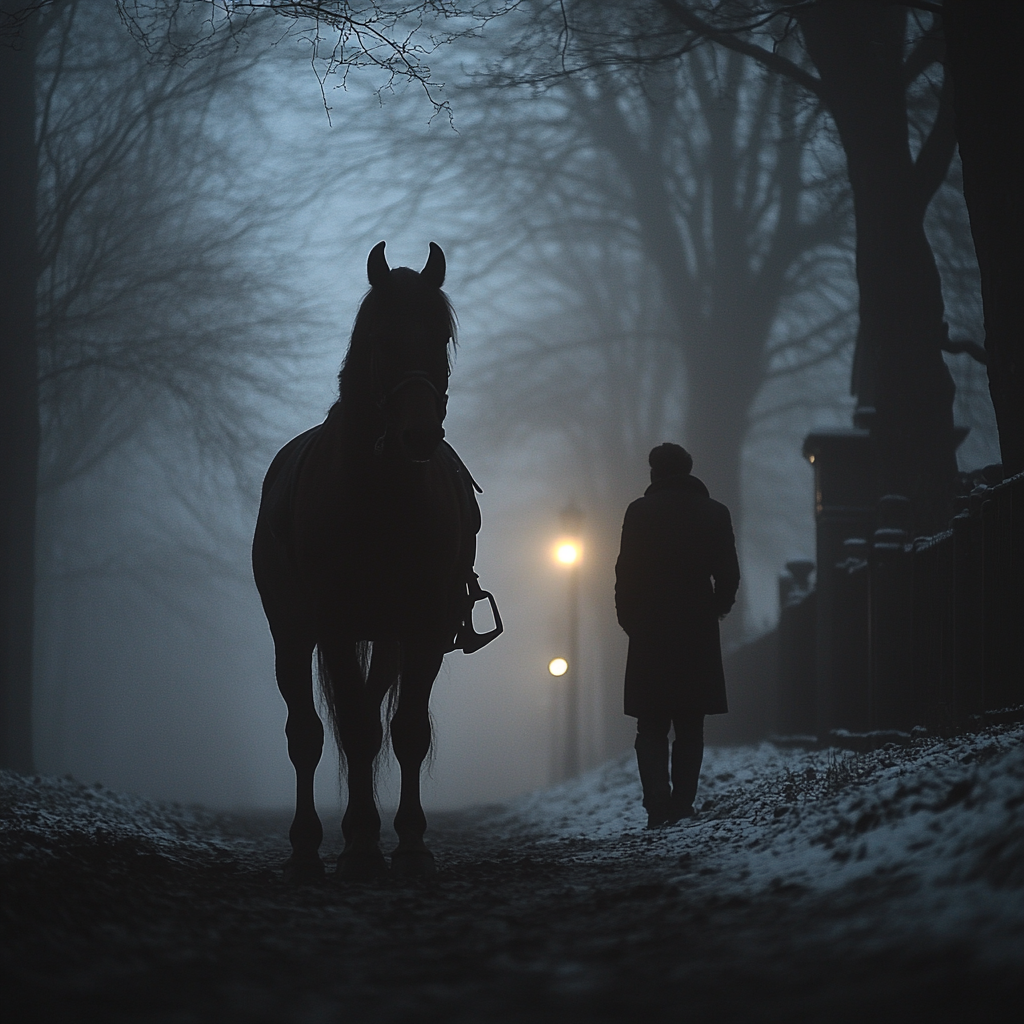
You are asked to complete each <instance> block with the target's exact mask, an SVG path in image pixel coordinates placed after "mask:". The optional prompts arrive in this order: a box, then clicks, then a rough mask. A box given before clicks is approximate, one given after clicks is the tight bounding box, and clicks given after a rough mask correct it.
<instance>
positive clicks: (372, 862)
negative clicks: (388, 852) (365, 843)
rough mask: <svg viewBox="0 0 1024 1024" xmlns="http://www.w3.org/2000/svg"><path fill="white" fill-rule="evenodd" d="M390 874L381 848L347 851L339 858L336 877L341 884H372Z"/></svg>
mask: <svg viewBox="0 0 1024 1024" xmlns="http://www.w3.org/2000/svg"><path fill="white" fill-rule="evenodd" d="M387 873H388V862H387V861H386V860H385V859H384V854H383V853H381V852H380V847H379V846H373V847H368V848H365V849H356V850H345V851H343V852H342V853H341V855H340V856H339V857H338V870H337V871H336V872H335V875H334V877H335V878H337V879H338V880H339V881H341V882H372V881H373V880H374V879H377V878H381V877H383V876H384V875H386V874H387Z"/></svg>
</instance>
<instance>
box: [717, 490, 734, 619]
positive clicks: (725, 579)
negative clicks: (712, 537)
mask: <svg viewBox="0 0 1024 1024" xmlns="http://www.w3.org/2000/svg"><path fill="white" fill-rule="evenodd" d="M721 509H722V521H721V523H720V524H719V529H718V541H717V544H716V545H715V562H714V566H713V567H712V570H711V575H712V576H713V577H714V580H715V614H716V615H718V616H719V617H722V616H725V615H728V614H729V612H730V611H731V610H732V606H733V605H734V604H735V603H736V591H737V590H739V586H740V561H739V558H738V557H737V555H736V538H735V536H734V535H733V531H732V519H731V517H730V516H729V510H728V509H727V508H726V507H725V506H724V505H723V506H721Z"/></svg>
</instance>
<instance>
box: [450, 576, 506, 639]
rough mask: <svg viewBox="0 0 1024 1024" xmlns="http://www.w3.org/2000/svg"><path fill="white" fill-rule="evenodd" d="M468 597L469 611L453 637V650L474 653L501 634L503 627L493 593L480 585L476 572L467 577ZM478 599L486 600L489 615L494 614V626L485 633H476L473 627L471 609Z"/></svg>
mask: <svg viewBox="0 0 1024 1024" xmlns="http://www.w3.org/2000/svg"><path fill="white" fill-rule="evenodd" d="M469 598H470V604H469V612H468V613H467V615H466V617H465V619H463V620H462V625H461V626H459V632H458V634H457V635H456V637H455V650H461V651H462V653H463V654H474V653H476V652H477V651H479V650H480V648H481V647H486V646H487V645H488V644H489V643H490V642H491V641H492V640H494V639H496V638H497V637H499V636H501V634H502V633H503V632H504V629H505V627H504V626H503V625H502V624H501V615H500V613H499V612H498V604H497V602H496V601H495V600H494V595H493V594H492V593H491V592H490V591H488V590H483V589H482V588H481V587H480V583H479V577H478V576H477V574H476V573H473V574H472V575H471V576H470V578H469ZM478 601H487V602H488V603H489V604H490V606H491V615H493V616H494V628H493V629H489V630H488V631H487V632H486V633H478V632H477V631H476V630H475V629H474V628H473V609H474V608H475V607H476V604H477V602H478Z"/></svg>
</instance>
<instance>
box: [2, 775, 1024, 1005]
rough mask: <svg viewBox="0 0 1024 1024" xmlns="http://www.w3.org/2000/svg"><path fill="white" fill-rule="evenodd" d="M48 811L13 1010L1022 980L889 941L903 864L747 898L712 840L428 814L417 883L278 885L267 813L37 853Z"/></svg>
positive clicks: (17, 963) (768, 999) (279, 849)
mask: <svg viewBox="0 0 1024 1024" xmlns="http://www.w3.org/2000/svg"><path fill="white" fill-rule="evenodd" d="M65 785H66V787H70V786H71V785H72V784H71V783H67V784H65ZM78 790H79V796H78V797H77V798H76V799H79V800H80V801H82V800H86V799H87V797H88V791H87V790H86V788H85V787H78ZM83 794H84V795H83ZM68 799H70V797H69V798H68ZM94 799H102V794H99V795H98V796H96V797H94ZM12 806H13V805H12ZM41 806H42V808H43V809H42V810H41V811H40V812H39V813H40V814H42V815H43V817H38V816H37V817H35V818H31V822H30V824H31V828H29V826H27V825H25V826H24V827H22V826H21V825H19V826H18V827H19V828H21V833H20V836H21V837H20V839H17V837H15V839H16V841H17V843H18V844H20V845H18V850H19V851H20V852H18V853H17V855H14V850H15V847H14V846H12V845H11V843H12V842H15V840H11V839H10V836H11V835H12V834H13V832H16V831H17V829H13V832H12V831H11V830H9V833H8V840H9V842H8V845H7V846H6V847H5V850H6V853H7V854H8V856H5V857H4V858H3V861H2V867H3V885H4V897H3V905H2V916H0V923H2V930H3V935H2V939H3V942H2V950H0V955H2V959H0V972H2V973H0V984H2V991H3V996H2V999H3V1005H4V1007H5V1010H4V1020H5V1021H7V1022H9V1024H20V1022H21V1021H47V1022H49V1021H61V1022H68V1024H73V1022H77V1021H89V1022H93V1021H118V1022H120V1021H125V1022H127V1021H131V1022H136V1021H140V1022H141V1021H145V1022H150V1021H151V1022H161V1024H163V1022H167V1024H171V1022H175V1024H184V1022H192V1021H202V1022H207V1021H209V1022H218V1024H221V1022H236V1021H237V1022H245V1024H262V1022H268V1024H269V1022H275V1024H288V1022H308V1024H314V1022H333V1021H339V1022H340V1021H345V1022H350V1021H351V1022H359V1021H367V1022H375V1024H376V1022H391V1021H394V1022H418V1021H439V1022H440V1021H445V1022H449V1021H452V1022H454V1021H466V1022H485V1021H486V1022H492V1021H493V1022H499V1024H500V1022H505V1021H509V1022H511V1021H523V1022H525V1021H549V1020H550V1021H556V1020H557V1021H577V1020H579V1021H626V1020H630V1021H632V1020H645V1021H652V1022H653V1021H683V1020H714V1021H716V1022H719V1021H775V1020H778V1021H804V1020H806V1021H811V1020H814V1021H817V1020H826V1019H827V1020H829V1021H839V1022H842V1021H855V1020H856V1021H862V1020H865V1019H867V1020H869V1021H878V1020H884V1021H900V1022H901V1024H904V1022H907V1021H916V1020H927V1021H929V1022H931V1021H964V1020H975V1021H980V1020H984V1021H996V1020H1014V1021H1016V1020H1019V1019H1020V1018H1019V1013H1020V1006H1021V1005H1022V1002H1021V997H1022V994H1024V989H1022V984H1021V979H1020V972H1019V970H1010V969H1007V967H1006V966H1005V965H1003V966H1000V965H998V964H992V963H988V964H987V966H986V962H985V961H983V960H982V959H979V958H978V957H977V956H976V955H975V950H973V949H972V948H971V943H970V941H969V939H964V938H962V937H961V938H950V937H949V936H947V937H945V938H938V937H935V938H931V937H929V933H928V927H927V922H917V925H919V927H915V928H914V929H913V935H914V938H913V941H910V942H908V941H907V937H906V936H907V931H906V928H904V929H902V930H900V929H897V930H896V932H893V930H892V928H891V927H890V926H891V924H892V915H893V914H896V915H899V914H900V913H901V911H900V907H901V900H902V899H903V898H904V897H905V896H906V895H907V893H908V891H909V890H908V887H909V889H912V888H913V886H914V885H915V884H916V883H915V881H914V878H913V876H910V875H906V874H902V873H901V872H899V871H895V872H890V873H882V874H880V875H876V876H872V877H871V878H870V879H868V880H861V881H860V882H859V883H858V884H856V885H850V886H846V887H844V888H843V889H841V890H840V891H838V892H831V893H830V894H829V895H828V896H827V897H826V896H823V895H822V894H821V893H820V892H816V891H815V890H814V889H813V888H809V887H807V886H801V885H795V884H787V883H785V882H784V881H780V882H779V883H778V884H776V885H769V886H767V887H765V888H764V889H762V890H761V891H756V892H753V893H744V892H743V891H742V890H738V889H736V887H735V886H731V885H729V884H726V883H727V881H728V880H725V879H723V878H722V877H721V871H722V869H721V868H720V867H719V866H718V864H716V858H715V852H714V849H708V848H705V849H703V850H702V851H701V852H699V853H698V854H697V855H694V854H693V853H689V852H686V853H682V854H680V853H679V852H678V844H673V842H672V841H670V840H671V837H669V839H666V837H665V836H664V835H660V834H651V833H645V832H643V831H642V830H638V829H632V830H630V831H628V832H626V833H624V834H622V835H620V836H618V837H615V838H611V839H609V838H601V839H582V838H578V837H575V838H574V837H565V838H560V839H559V838H555V839H553V838H552V837H551V835H550V833H549V834H547V835H544V834H539V833H531V832H530V829H529V827H528V826H526V825H521V826H520V827H518V828H517V829H515V830H513V831H510V830H509V829H508V827H507V824H508V818H507V814H506V815H505V817H502V815H501V814H498V813H495V812H490V813H489V812H486V811H473V812H465V813H458V814H455V813H451V814H434V815H433V816H432V817H431V830H430V832H429V834H428V838H429V839H430V841H431V844H432V847H433V849H434V851H435V853H436V855H437V860H438V865H439V871H438V874H437V876H436V877H435V878H433V879H431V880H429V881H420V882H415V883H410V882H401V883H400V882H397V881H392V880H385V881H382V882H380V883H375V884H360V885H348V886H345V887H342V886H339V885H337V884H334V883H332V882H331V881H330V880H328V882H327V883H326V884H324V885H323V886H316V887H303V888H290V887H288V886H286V885H285V884H284V883H283V882H282V881H281V879H280V872H279V870H278V868H279V866H280V864H281V863H282V862H283V860H284V858H285V856H286V854H287V840H286V832H287V820H286V819H282V818H281V817H280V816H276V817H275V816H272V815H269V816H263V817H248V818H235V819H228V820H223V819H218V820H214V819H207V818H203V817H202V816H199V817H195V816H192V817H190V816H189V814H188V813H187V812H182V815H181V820H177V819H176V820H175V821H174V822H172V823H171V825H168V826H166V829H165V831H168V832H169V833H173V832H174V830H177V833H178V834H179V837H180V843H178V844H177V845H175V840H174V838H173V835H171V838H164V839H161V840H160V841H159V842H158V841H157V840H155V839H154V840H151V839H149V838H147V837H146V835H145V834H142V835H141V838H140V837H139V836H135V835H133V834H125V833H123V832H119V831H118V830H117V829H116V828H112V830H111V831H110V832H109V833H108V832H104V831H103V830H102V829H100V830H99V832H98V833H97V832H96V831H95V830H94V832H93V834H92V838H91V839H90V840H89V841H88V842H85V841H82V842H75V841H70V840H69V841H66V842H59V843H54V842H52V841H49V840H46V839H45V836H47V835H50V836H51V837H52V835H53V829H54V828H56V829H58V830H59V828H60V821H59V820H58V819H59V818H60V812H59V810H57V811H53V810H49V811H48V810H47V809H46V808H47V807H48V804H47V802H46V801H45V800H43V801H42V804H41ZM18 807H20V808H22V811H23V807H24V800H23V802H22V804H19V805H18ZM129 810H130V808H129ZM22 811H19V813H22ZM11 813H12V814H13V813H14V812H11ZM33 813H35V812H33ZM126 813H127V812H126ZM133 813H136V814H137V812H133ZM46 814H50V815H51V818H53V820H49V819H47V818H46ZM15 817H16V816H15ZM23 817H24V815H23ZM30 817H31V815H30ZM9 820H14V819H9ZM25 820H28V819H25ZM17 821H22V819H21V818H19V819H17ZM161 827H162V828H163V827H164V826H161ZM680 827H683V826H680ZM689 827H691V828H696V829H699V828H700V824H699V822H698V823H697V824H690V825H689ZM12 828H13V826H12ZM47 829H50V831H49V832H47ZM29 834H31V835H35V836H37V839H36V840H35V846H34V847H33V846H32V845H31V843H29V845H26V843H28V839H27V838H26V837H27V836H29ZM76 834H78V833H76ZM699 834H700V833H699V832H694V833H692V835H693V836H694V837H697V836H699ZM40 835H42V836H43V837H44V838H43V839H40V838H38V837H39V836H40ZM161 835H163V833H161ZM97 836H98V838H97ZM337 847H338V838H337V835H336V833H329V835H328V837H327V840H326V841H325V847H324V848H325V851H328V852H330V851H332V850H333V851H334V852H336V851H337ZM691 847H692V844H691ZM698 849H699V848H698ZM903 923H904V924H907V922H905V921H904V922H903ZM887 935H891V937H890V938H886V936H887ZM897 936H899V937H897ZM15 1008H17V1012H15V1013H13V1014H12V1013H11V1012H10V1011H11V1010H12V1009H15Z"/></svg>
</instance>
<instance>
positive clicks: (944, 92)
mask: <svg viewBox="0 0 1024 1024" xmlns="http://www.w3.org/2000/svg"><path fill="white" fill-rule="evenodd" d="M566 10H567V12H568V13H567V18H566V20H565V32H564V33H563V41H562V44H561V54H562V60H563V67H564V68H565V69H566V71H567V72H569V73H572V72H573V71H574V70H578V69H579V68H586V67H593V66H595V65H597V66H607V65H622V64H636V63H643V64H649V63H655V62H662V61H666V60H676V59H678V58H679V56H680V55H681V54H682V53H685V52H687V51H688V50H690V49H693V48H694V47H698V46H700V45H701V44H704V43H707V42H711V43H713V44H715V45H718V46H721V47H723V48H726V49H729V50H731V51H734V52H736V53H739V54H742V55H743V56H746V57H748V58H750V59H753V60H755V61H757V62H758V63H760V64H761V65H762V66H764V67H765V68H767V69H769V70H771V71H774V72H777V73H779V74H782V75H784V76H785V77H788V78H789V79H790V80H792V81H793V82H795V83H797V84H798V85H800V86H802V87H803V88H804V89H805V90H806V91H807V92H808V93H810V94H811V95H814V96H817V97H818V98H820V99H821V100H822V101H823V102H824V103H825V105H826V107H827V108H828V109H829V112H830V113H831V115H832V117H833V119H834V121H835V123H836V127H837V129H838V132H839V137H840V139H841V141H842V144H843V148H844V150H845V153H846V158H847V166H848V171H849V177H850V185H851V191H852V195H853V201H854V212H855V218H856V225H857V235H858V241H857V279H858V284H859V286H860V317H861V322H860V327H859V330H858V337H857V358H856V360H855V372H854V381H853V386H854V390H855V393H856V394H857V395H858V398H859V399H860V400H861V401H862V402H863V403H864V404H873V405H874V407H875V409H876V412H877V415H876V418H875V428H874V429H875V432H876V434H877V436H878V438H879V441H880V444H879V451H880V459H879V465H878V477H879V479H878V486H879V487H880V488H882V489H883V490H893V491H900V492H903V493H906V494H908V495H909V496H910V497H911V499H912V501H913V508H914V519H915V527H916V528H917V529H919V530H921V531H922V532H925V531H928V530H931V529H935V528H938V527H940V526H941V525H943V524H944V522H945V521H946V516H947V513H948V507H949V494H950V483H951V480H952V477H953V475H954V474H955V471H956V461H955V435H954V431H953V415H952V406H953V397H954V393H955V389H954V387H953V384H952V381H951V379H950V375H949V372H948V370H947V368H946V366H945V363H944V361H943V358H942V352H943V349H944V348H946V349H949V348H950V345H949V341H948V331H947V328H946V325H945V323H944V321H943V304H942V294H941V287H940V282H939V276H938V273H937V271H936V268H935V261H934V258H933V255H932V252H931V249H930V247H929V245H928V241H927V237H926V235H925V232H924V216H925V212H926V210H927V208H928V203H929V201H930V199H931V197H932V195H934V192H935V190H936V189H937V188H938V187H939V185H940V184H941V182H942V181H943V179H944V177H945V174H946V171H947V169H948V167H949V162H950V159H951V157H952V154H953V152H954V143H955V140H954V135H953V131H952V117H951V113H952V94H951V90H950V89H949V88H948V86H947V87H946V88H943V89H941V90H940V93H939V97H938V103H937V107H936V114H935V117H934V119H933V122H932V125H931V130H930V133H929V134H928V136H927V138H926V139H925V140H924V141H923V143H922V144H921V145H920V147H919V148H918V149H917V152H916V153H914V152H913V151H912V149H911V146H910V138H909V132H908V120H907V89H908V86H910V85H911V84H912V83H913V82H915V81H916V80H917V79H918V78H919V76H920V75H922V74H923V73H924V72H925V71H926V70H928V69H929V68H930V67H932V66H934V65H935V64H936V61H937V60H938V59H939V57H940V56H941V46H940V45H939V43H940V40H939V39H938V37H937V35H936V32H935V31H934V26H933V25H931V24H925V25H924V27H923V30H922V31H920V32H917V33H915V34H914V38H913V39H911V38H910V36H911V34H910V33H908V29H907V12H906V9H905V8H901V7H897V6H895V5H890V4H880V3H876V2H873V0H829V2H827V3H813V2H808V3H799V4H794V5H788V6H785V7H777V6H773V5H763V6H751V5H748V4H737V3H733V2H714V3H696V2H684V0H657V2H656V3H652V4H650V5H641V6H640V7H639V8H638V7H634V6H632V5H631V6H630V7H629V10H628V11H627V12H625V13H624V14H623V16H622V17H621V18H620V20H619V21H618V22H617V23H616V22H614V21H611V20H610V16H609V15H608V13H607V10H606V9H604V8H602V10H601V12H600V16H597V15H595V8H594V5H593V4H591V3H589V2H587V0H583V2H580V3H577V4H574V5H567V6H566ZM930 18H931V16H930V15H928V16H926V18H925V21H926V22H927V21H929V19H930ZM577 38H578V39H579V42H578V44H577V43H576V42H575V41H574V40H576V39H577ZM908 41H912V42H913V45H912V46H909V47H908V45H907V44H908ZM798 42H800V43H801V44H802V46H803V47H804V52H805V53H806V54H807V56H808V57H809V58H810V59H811V61H812V62H813V64H814V68H813V69H811V68H808V67H807V65H806V64H805V63H804V61H803V60H801V59H799V58H798V57H796V58H795V57H794V56H792V55H791V54H792V52H793V49H794V48H797V49H799V47H798V46H797V43H798ZM566 71H562V72H561V73H563V74H564V73H566ZM815 71H817V74H815V73H814V72H815Z"/></svg>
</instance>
